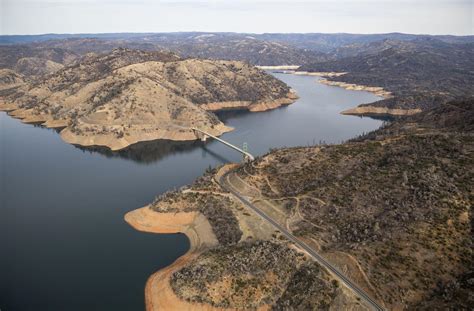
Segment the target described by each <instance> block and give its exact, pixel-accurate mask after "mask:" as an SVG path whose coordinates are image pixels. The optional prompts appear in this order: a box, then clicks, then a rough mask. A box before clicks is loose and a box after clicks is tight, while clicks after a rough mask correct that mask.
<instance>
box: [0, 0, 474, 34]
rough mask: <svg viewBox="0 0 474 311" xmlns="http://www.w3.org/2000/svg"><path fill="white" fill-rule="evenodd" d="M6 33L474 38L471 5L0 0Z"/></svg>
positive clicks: (467, 0) (427, 1)
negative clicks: (391, 34) (336, 34)
mask: <svg viewBox="0 0 474 311" xmlns="http://www.w3.org/2000/svg"><path fill="white" fill-rule="evenodd" d="M0 2H1V8H0V19H1V29H0V31H1V33H2V34H40V33H99V32H168V31H233V32H254V33H262V32H350V33H383V32H406V33H427V34H458V35H466V34H469V35H470V34H473V14H474V11H473V6H474V4H473V3H474V0H454V1H448V0H419V1H417V0H415V1H408V0H402V1H395V0H378V1H377V0H332V1H330V0H313V1H310V0H306V1H305V0H295V1H289V0H287V1H281V0H254V1H251V0H214V1H212V0H195V1H192V0H136V1H133V0H102V1H98V0H96V1H93V0H0Z"/></svg>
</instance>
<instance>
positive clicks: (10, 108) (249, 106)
mask: <svg viewBox="0 0 474 311" xmlns="http://www.w3.org/2000/svg"><path fill="white" fill-rule="evenodd" d="M296 99H298V96H297V95H296V93H295V91H294V90H290V92H289V93H288V94H287V95H286V96H285V97H282V98H279V99H276V100H273V101H261V102H257V103H252V102H247V101H234V102H216V103H209V104H203V105H200V106H199V107H200V108H201V109H204V110H206V111H211V112H217V111H221V110H228V109H243V110H248V111H250V112H260V111H267V110H271V109H276V108H279V107H281V106H284V105H290V104H292V103H294V102H295V101H296ZM0 111H6V112H7V114H8V115H9V116H11V117H13V118H16V119H20V120H21V122H23V123H28V124H41V125H42V126H44V127H46V128H52V129H61V131H60V136H61V138H62V139H63V140H64V141H65V142H67V143H70V144H73V145H79V146H83V147H92V146H101V147H107V148H109V149H110V150H112V151H118V150H121V149H124V148H127V147H129V146H130V145H133V144H136V143H139V142H145V141H153V140H158V139H163V140H172V141H193V140H196V139H197V136H196V135H195V133H194V131H193V130H192V129H191V128H190V127H186V126H181V125H179V124H176V125H172V126H170V127H169V128H156V125H154V126H153V127H152V126H151V125H144V126H142V127H141V128H136V129H133V128H132V129H130V128H125V127H123V126H117V130H118V131H119V130H121V131H123V132H124V133H125V134H124V135H122V136H121V137H118V136H117V135H116V134H115V133H112V132H109V133H101V134H91V135H87V133H86V134H82V133H81V134H77V133H75V132H73V131H72V130H71V129H70V128H69V127H68V125H69V124H70V123H71V120H70V119H54V118H53V116H51V115H49V114H37V113H36V112H35V111H34V110H33V109H24V108H21V107H18V106H17V105H16V104H13V103H6V102H4V101H2V100H1V99H0ZM97 126H100V124H98V125H97ZM203 130H205V131H207V132H209V133H210V134H212V135H215V136H220V135H222V134H224V133H227V132H230V131H232V130H233V128H232V127H229V126H226V125H225V124H223V123H222V122H219V124H216V125H214V126H212V127H210V126H208V127H206V128H203Z"/></svg>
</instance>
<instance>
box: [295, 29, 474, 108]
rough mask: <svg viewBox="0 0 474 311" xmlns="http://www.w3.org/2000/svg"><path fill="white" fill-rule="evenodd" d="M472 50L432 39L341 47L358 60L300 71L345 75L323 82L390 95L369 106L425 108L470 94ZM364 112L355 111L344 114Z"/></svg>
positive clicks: (473, 70)
mask: <svg viewBox="0 0 474 311" xmlns="http://www.w3.org/2000/svg"><path fill="white" fill-rule="evenodd" d="M473 51H474V45H473V43H462V44H449V43H446V42H443V41H439V40H436V39H431V38H428V39H417V40H413V41H407V42H405V41H381V42H375V43H370V44H368V45H357V46H351V47H345V48H344V49H342V48H341V49H339V50H338V53H339V54H340V55H351V54H356V56H351V57H344V58H341V59H337V60H333V61H328V62H321V63H313V64H309V65H304V66H302V67H300V68H299V70H301V71H315V72H325V71H326V72H347V74H344V75H341V76H338V77H331V78H329V79H327V81H328V82H329V83H328V84H333V85H340V86H346V85H350V84H356V85H363V86H370V87H381V88H383V89H384V90H386V91H388V92H390V93H391V94H392V95H393V97H392V98H387V99H385V100H382V101H379V102H376V103H371V104H369V106H370V107H382V108H389V109H403V110H408V111H409V110H417V109H422V110H424V109H427V108H431V107H434V106H436V105H439V104H441V103H445V102H447V101H449V100H452V99H455V98H460V97H465V96H472V95H474V62H473V61H472V60H473V59H474V52H473ZM357 53H359V54H357ZM362 106H363V105H362ZM366 106H367V105H366ZM368 110H370V109H365V110H364V109H359V110H358V109H357V108H356V109H354V110H351V111H348V113H355V114H357V113H359V111H368Z"/></svg>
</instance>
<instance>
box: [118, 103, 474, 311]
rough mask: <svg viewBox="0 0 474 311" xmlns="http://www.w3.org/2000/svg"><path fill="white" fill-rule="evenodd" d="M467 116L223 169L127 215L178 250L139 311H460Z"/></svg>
mask: <svg viewBox="0 0 474 311" xmlns="http://www.w3.org/2000/svg"><path fill="white" fill-rule="evenodd" d="M473 107H474V101H473V100H472V99H467V100H464V101H456V102H449V103H447V104H442V105H440V106H439V107H437V108H433V109H428V110H426V111H424V112H420V113H418V114H416V115H413V116H408V117H404V118H402V119H400V120H398V121H396V122H393V123H391V124H389V125H387V126H386V127H382V128H381V129H379V130H376V131H374V132H371V133H369V134H367V135H364V136H362V137H359V138H356V139H353V140H352V141H350V142H347V143H344V144H341V145H318V146H312V147H300V148H285V149H280V150H275V151H272V152H270V153H268V154H266V155H264V156H262V157H258V158H257V159H256V160H255V161H252V162H250V163H246V164H242V165H226V166H223V167H221V168H219V169H214V170H210V171H208V172H207V173H206V174H205V175H204V176H203V177H201V178H199V179H198V180H196V181H195V182H194V183H193V184H192V185H190V186H187V187H184V188H182V189H180V190H178V191H172V192H168V193H165V194H163V195H161V196H159V197H158V198H157V199H156V200H155V201H154V202H153V203H152V204H150V205H149V206H146V207H144V208H141V209H139V210H136V211H132V212H130V213H128V214H127V215H126V216H125V220H126V221H127V222H128V223H129V224H130V225H132V226H133V227H135V228H136V229H138V230H142V231H147V232H183V233H185V234H186V235H187V236H188V237H189V239H190V240H191V245H192V246H191V249H190V250H189V252H188V253H187V254H186V255H185V256H183V257H181V258H180V259H178V260H177V261H176V262H175V263H174V264H173V265H172V266H170V267H168V268H165V269H163V270H161V271H158V272H157V273H155V274H154V275H152V276H151V277H150V279H149V280H148V282H147V286H146V302H147V310H149V311H151V310H158V309H160V306H163V305H165V304H170V303H172V304H173V305H175V306H180V307H182V309H183V310H191V309H196V310H214V309H223V308H235V309H258V310H266V309H268V308H273V309H276V310H286V309H305V310H307V309H312V310H314V309H329V310H340V309H345V310H346V309H349V310H366V309H368V308H373V307H374V304H375V306H376V308H378V307H377V306H380V308H388V309H397V310H398V309H416V308H426V309H431V308H432V307H434V306H436V307H440V306H444V307H453V306H455V308H459V309H463V308H467V307H468V306H469V305H470V303H472V301H470V300H469V298H468V295H469V294H468V293H469V291H470V289H469V288H470V286H472V285H469V284H470V283H469V281H468V280H469V278H472V271H471V270H470V268H469V267H472V258H473V257H472V236H471V229H472V228H471V226H472V221H471V220H472V215H471V210H470V206H472V203H473V202H472V196H471V195H470V189H472V188H473V187H474V185H473V180H474V178H473V176H472V167H473V163H472V157H471V155H472V154H471V153H472V150H473V147H474V145H473V140H472V137H473V136H472V133H473V130H474V128H473V124H474V115H473V111H474V109H473ZM466 168H470V169H467V170H466ZM368 175H370V178H367V176H368ZM245 202H247V203H245ZM250 207H251V208H250ZM256 211H258V213H256ZM262 215H265V217H262ZM275 224H276V225H277V226H278V227H277V226H276V225H275ZM278 228H281V229H278ZM288 235H289V236H291V237H292V238H291V239H288ZM293 238H294V239H295V240H292V239H293ZM296 241H297V242H298V243H296ZM303 244H304V245H306V246H307V247H309V248H310V249H311V250H312V252H316V253H318V254H320V255H321V256H322V257H323V258H325V260H326V261H327V262H328V263H329V264H328V265H329V268H330V269H328V265H325V264H324V263H321V262H320V261H318V260H317V258H316V259H315V258H314V257H313V256H312V255H311V253H308V251H306V250H305V249H304V248H303V249H302V248H301V245H303ZM306 246H305V247H306ZM333 267H334V269H335V270H336V271H339V272H340V273H343V274H344V275H345V276H347V278H348V279H350V280H351V281H352V283H353V284H355V285H354V286H355V288H356V290H355V289H354V287H353V286H348V284H347V282H346V281H345V279H344V278H341V277H340V276H339V273H335V272H334V270H332V268H333ZM359 291H361V292H363V293H364V294H365V295H366V296H367V297H369V298H368V299H366V298H365V296H361V295H360V292H359ZM371 301H372V304H371V303H370V302H371Z"/></svg>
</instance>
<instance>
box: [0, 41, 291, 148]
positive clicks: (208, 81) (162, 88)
mask: <svg viewBox="0 0 474 311" xmlns="http://www.w3.org/2000/svg"><path fill="white" fill-rule="evenodd" d="M4 94H5V95H4V96H3V98H2V101H3V103H2V104H0V109H3V110H9V111H10V115H12V116H14V117H18V118H21V119H23V121H24V122H29V123H43V124H44V125H45V126H47V127H57V128H63V127H65V129H63V130H62V131H61V137H62V138H63V139H64V140H65V141H67V142H70V143H73V144H78V145H83V146H91V145H100V146H107V147H109V148H111V149H113V150H117V149H122V148H124V147H126V146H128V145H130V144H133V143H136V142H138V141H147V140H155V139H171V140H194V139H196V138H197V137H196V135H195V134H194V133H193V131H192V130H191V129H190V128H191V127H197V128H200V129H202V130H205V131H208V132H210V133H213V134H215V135H220V134H222V133H224V132H226V131H229V130H231V129H230V128H227V127H226V126H224V125H223V124H222V122H220V121H219V120H218V119H217V117H216V116H215V115H214V114H212V113H210V112H208V111H215V110H220V109H227V108H232V109H248V110H250V111H263V110H267V109H273V108H276V107H279V106H280V105H284V104H290V103H292V102H293V101H294V99H295V95H294V93H292V92H290V89H289V87H288V86H287V85H285V84H284V83H283V82H281V81H279V80H277V79H275V78H274V77H272V76H270V75H268V74H266V73H265V72H263V71H261V70H259V69H257V68H254V67H252V66H250V65H248V64H245V63H241V62H236V61H210V60H198V59H181V58H179V57H178V56H176V55H175V54H171V53H164V52H145V51H137V50H128V49H116V50H114V51H113V52H112V53H109V54H104V55H98V56H97V55H89V56H85V57H84V58H82V59H81V61H80V62H75V63H73V64H72V65H69V66H66V67H65V68H63V69H61V70H59V71H57V72H56V74H54V75H53V76H49V77H46V78H45V79H43V80H41V81H39V82H36V83H33V84H30V85H23V86H22V87H20V88H17V89H15V90H14V91H13V92H11V91H10V92H6V91H5V92H4Z"/></svg>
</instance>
